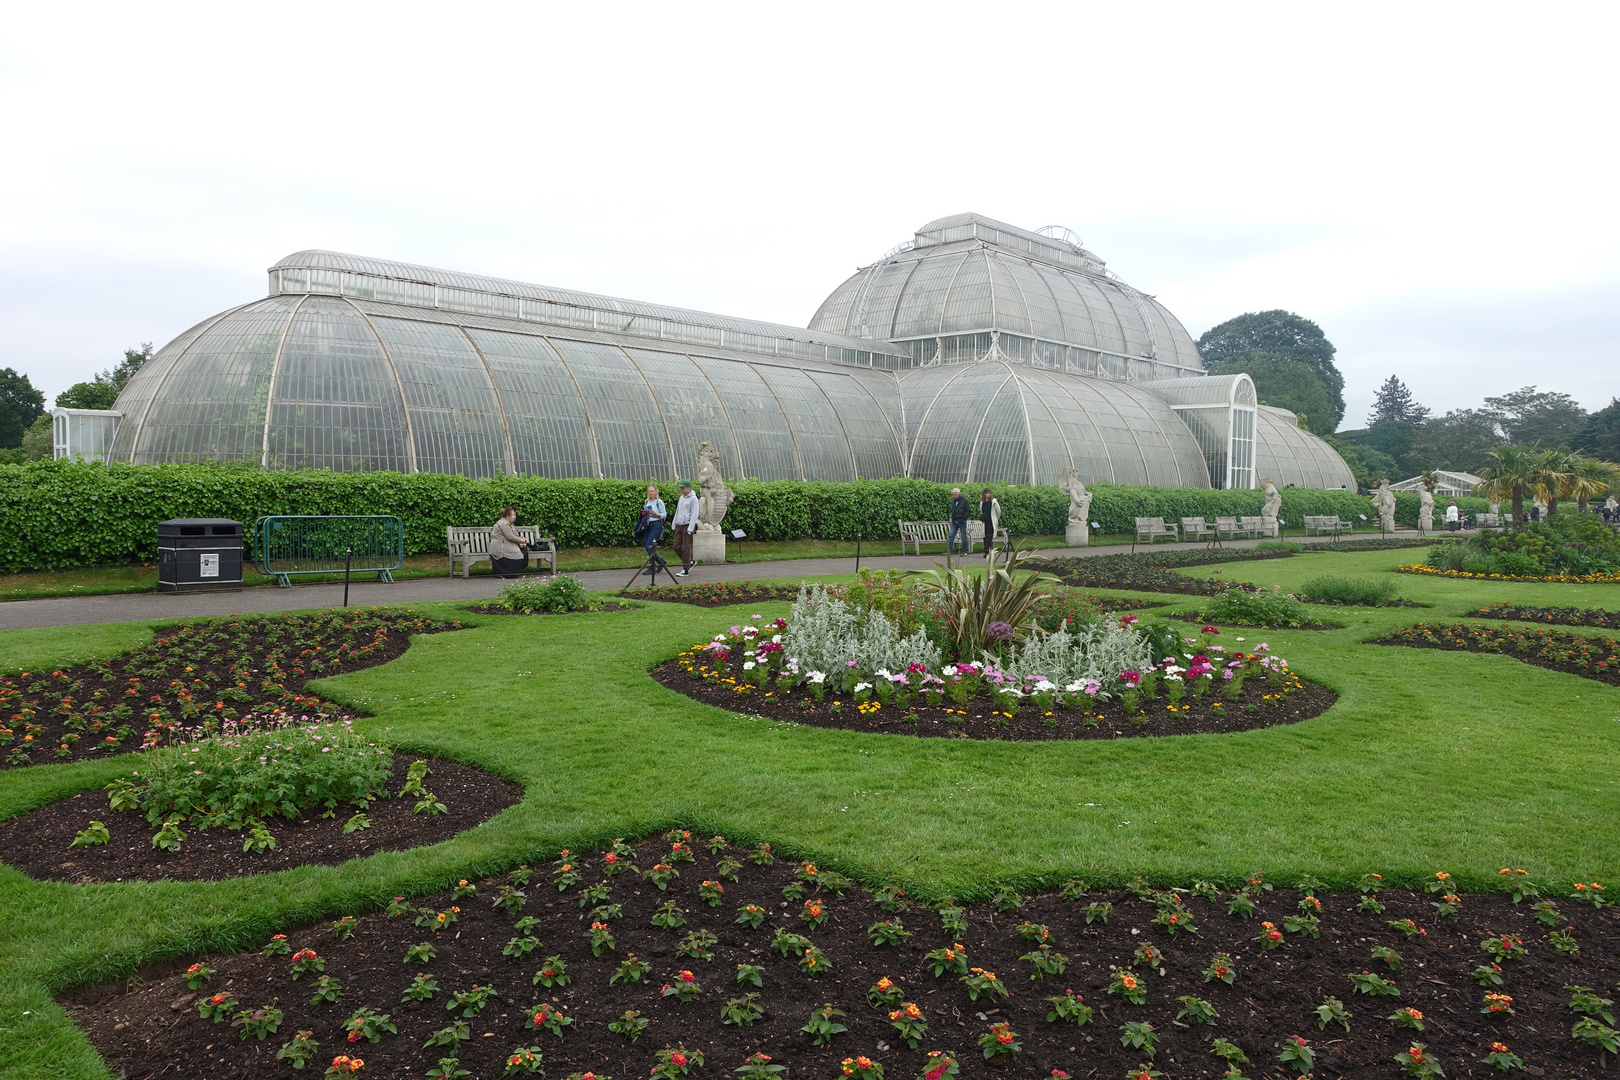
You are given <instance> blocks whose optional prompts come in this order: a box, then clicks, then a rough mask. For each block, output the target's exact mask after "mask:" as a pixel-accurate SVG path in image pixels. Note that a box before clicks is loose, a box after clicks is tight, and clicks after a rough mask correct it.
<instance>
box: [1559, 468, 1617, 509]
mask: <svg viewBox="0 0 1620 1080" xmlns="http://www.w3.org/2000/svg"><path fill="white" fill-rule="evenodd" d="M1617 488H1620V465H1616V464H1614V463H1613V462H1610V461H1600V460H1598V459H1597V458H1592V457H1585V456H1578V457H1576V459H1575V464H1574V467H1573V468H1572V469H1571V470H1570V481H1569V495H1570V497H1571V498H1573V499H1574V500H1575V501H1576V505H1577V506H1578V507H1579V509H1580V512H1581V513H1583V514H1584V513H1586V505H1587V503H1588V502H1590V501H1591V500H1592V499H1596V498H1601V497H1602V496H1604V495H1607V494H1608V493H1609V492H1611V491H1613V490H1615V489H1617Z"/></svg>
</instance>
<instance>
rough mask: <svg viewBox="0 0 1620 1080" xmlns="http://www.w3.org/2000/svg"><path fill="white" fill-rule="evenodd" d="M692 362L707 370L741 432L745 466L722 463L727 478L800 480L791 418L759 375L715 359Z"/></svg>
mask: <svg viewBox="0 0 1620 1080" xmlns="http://www.w3.org/2000/svg"><path fill="white" fill-rule="evenodd" d="M692 360H693V362H694V363H696V364H697V365H698V366H699V367H701V368H702V369H703V372H704V374H706V375H707V376H708V377H709V379H710V381H712V382H713V383H714V386H715V389H716V390H718V391H719V392H720V396H721V397H722V398H723V399H724V401H725V403H726V410H727V411H728V412H730V413H731V426H732V428H733V429H735V430H736V432H737V443H738V445H739V446H740V447H741V452H742V465H741V468H740V470H739V471H738V472H737V473H735V474H733V472H732V470H733V469H737V468H738V466H737V464H736V463H735V462H730V461H722V462H721V463H720V467H721V469H722V471H724V472H725V473H726V475H728V476H729V475H740V476H746V477H750V478H752V479H756V480H798V479H801V475H802V474H801V473H800V472H799V455H798V451H797V449H796V448H795V447H794V445H793V435H792V433H791V432H790V430H789V428H788V422H787V417H785V416H783V415H782V407H781V406H780V405H778V404H777V403H776V396H775V395H774V394H772V393H771V391H770V389H769V388H768V387H767V386H766V385H765V382H764V380H763V379H761V378H760V377H759V374H758V373H757V372H756V371H755V370H754V369H753V368H752V367H750V366H749V365H747V364H743V363H738V362H737V361H735V360H721V359H719V358H718V357H713V356H693V357H692Z"/></svg>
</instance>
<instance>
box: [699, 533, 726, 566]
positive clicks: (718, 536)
mask: <svg viewBox="0 0 1620 1080" xmlns="http://www.w3.org/2000/svg"><path fill="white" fill-rule="evenodd" d="M692 561H693V562H694V563H699V564H701V565H703V566H720V565H722V564H724V563H725V561H726V534H725V533H723V532H720V531H718V530H716V531H715V532H706V531H705V530H703V529H698V531H697V532H695V533H693V534H692Z"/></svg>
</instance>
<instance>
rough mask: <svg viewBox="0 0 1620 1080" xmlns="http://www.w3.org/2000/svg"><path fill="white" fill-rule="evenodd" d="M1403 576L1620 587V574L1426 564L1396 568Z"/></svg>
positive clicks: (1412, 564)
mask: <svg viewBox="0 0 1620 1080" xmlns="http://www.w3.org/2000/svg"><path fill="white" fill-rule="evenodd" d="M1395 569H1396V570H1398V571H1399V572H1401V573H1403V574H1428V575H1429V576H1430V577H1448V578H1469V579H1472V580H1475V581H1523V582H1529V583H1532V584H1538V585H1620V573H1614V574H1545V575H1541V576H1523V575H1519V574H1478V573H1474V572H1472V571H1468V570H1443V569H1441V568H1440V567H1437V566H1429V565H1428V564H1426V563H1405V564H1403V565H1401V566H1397V567H1396V568H1395Z"/></svg>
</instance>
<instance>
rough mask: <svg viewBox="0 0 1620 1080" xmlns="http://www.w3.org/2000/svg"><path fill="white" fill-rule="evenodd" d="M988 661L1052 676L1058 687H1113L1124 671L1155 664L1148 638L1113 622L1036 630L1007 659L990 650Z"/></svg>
mask: <svg viewBox="0 0 1620 1080" xmlns="http://www.w3.org/2000/svg"><path fill="white" fill-rule="evenodd" d="M984 662H985V664H986V665H987V666H990V667H999V668H1000V669H1001V670H1002V671H1003V672H1004V673H1006V674H1008V675H1012V676H1014V677H1016V678H1019V679H1023V680H1028V681H1034V680H1037V679H1043V678H1044V679H1049V680H1051V681H1052V682H1054V683H1056V684H1057V685H1058V686H1065V685H1067V684H1069V683H1072V682H1076V681H1079V680H1083V679H1096V680H1098V681H1099V682H1101V683H1102V684H1103V685H1104V686H1111V685H1112V684H1113V682H1114V680H1115V679H1116V678H1117V677H1118V676H1119V674H1120V672H1123V671H1145V670H1147V669H1148V668H1150V667H1152V666H1153V650H1152V649H1151V648H1150V647H1149V646H1148V642H1147V638H1146V637H1145V636H1144V635H1142V634H1140V633H1138V632H1137V631H1135V630H1132V629H1131V628H1129V627H1123V626H1118V625H1113V624H1102V625H1094V626H1081V627H1080V628H1078V629H1077V630H1075V631H1072V632H1071V631H1070V630H1069V629H1068V628H1067V627H1062V626H1060V627H1058V629H1057V630H1056V631H1055V632H1053V633H1050V634H1043V633H1034V634H1031V635H1030V637H1029V640H1027V641H1025V642H1024V643H1023V644H1022V645H1020V646H1019V647H1018V648H1017V649H1016V650H1015V651H1014V652H1013V653H1012V655H1011V656H1009V657H1008V658H1007V659H1006V660H1005V661H1002V662H999V663H998V662H997V660H996V658H995V657H994V656H991V655H990V654H988V653H986V654H985V657H984Z"/></svg>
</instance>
